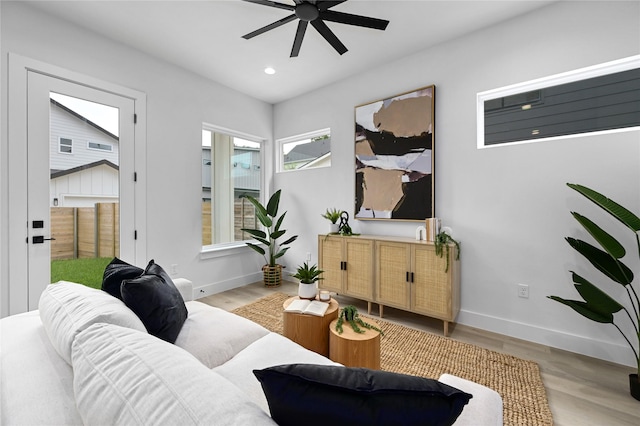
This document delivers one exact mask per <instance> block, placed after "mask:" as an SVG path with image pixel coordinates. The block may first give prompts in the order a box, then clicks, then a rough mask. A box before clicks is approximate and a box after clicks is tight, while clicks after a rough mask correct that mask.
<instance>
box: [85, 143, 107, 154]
mask: <svg viewBox="0 0 640 426" xmlns="http://www.w3.org/2000/svg"><path fill="white" fill-rule="evenodd" d="M91 144H94V145H98V146H104V147H109V149H103V148H94V147H92V146H91ZM87 149H88V150H91V151H99V152H113V145H112V144H110V143H107V142H95V141H87Z"/></svg>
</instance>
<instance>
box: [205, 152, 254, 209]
mask: <svg viewBox="0 0 640 426" xmlns="http://www.w3.org/2000/svg"><path fill="white" fill-rule="evenodd" d="M260 173H261V171H260V150H259V149H256V148H248V147H236V148H235V149H234V150H233V159H232V163H231V178H232V182H233V185H234V192H235V194H234V195H235V196H234V198H236V199H237V198H239V197H240V196H242V195H251V196H253V197H258V196H259V194H260ZM202 201H211V147H206V146H203V147H202Z"/></svg>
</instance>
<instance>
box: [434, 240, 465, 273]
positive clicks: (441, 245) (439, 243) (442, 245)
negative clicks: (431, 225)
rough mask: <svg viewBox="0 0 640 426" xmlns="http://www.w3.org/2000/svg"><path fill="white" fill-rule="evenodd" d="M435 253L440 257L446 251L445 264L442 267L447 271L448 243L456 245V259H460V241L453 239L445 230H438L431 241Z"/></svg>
mask: <svg viewBox="0 0 640 426" xmlns="http://www.w3.org/2000/svg"><path fill="white" fill-rule="evenodd" d="M433 242H434V245H435V248H436V254H437V255H438V256H440V257H442V256H443V255H444V254H445V253H446V259H447V266H446V267H445V269H444V272H448V271H449V245H450V244H453V245H455V246H456V260H458V259H460V243H459V242H458V241H456V240H454V239H453V237H452V236H451V235H449V234H448V233H447V232H446V231H440V232H439V233H438V234H437V235H436V238H435V240H434V241H433ZM443 249H444V250H443Z"/></svg>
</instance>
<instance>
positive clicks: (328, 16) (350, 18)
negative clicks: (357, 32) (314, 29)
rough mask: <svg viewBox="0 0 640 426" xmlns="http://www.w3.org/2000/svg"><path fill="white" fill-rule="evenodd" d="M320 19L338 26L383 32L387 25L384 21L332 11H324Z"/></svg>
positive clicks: (387, 22)
mask: <svg viewBox="0 0 640 426" xmlns="http://www.w3.org/2000/svg"><path fill="white" fill-rule="evenodd" d="M320 19H324V20H325V21H331V22H338V23H340V24H347V25H356V26H358V27H366V28H373V29H376V30H384V29H386V28H387V25H389V21H387V20H385V19H378V18H370V17H368V16H361V15H352V14H350V13H344V12H335V11H333V10H325V11H324V12H320Z"/></svg>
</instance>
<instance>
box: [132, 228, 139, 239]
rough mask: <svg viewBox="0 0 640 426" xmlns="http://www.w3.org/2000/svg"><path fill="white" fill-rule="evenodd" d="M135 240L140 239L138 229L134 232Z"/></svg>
mask: <svg viewBox="0 0 640 426" xmlns="http://www.w3.org/2000/svg"><path fill="white" fill-rule="evenodd" d="M133 239H134V240H137V239H138V230H137V229H136V230H135V231H133Z"/></svg>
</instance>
